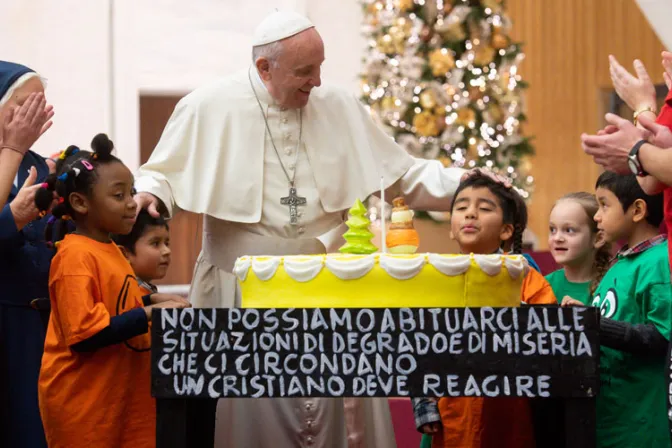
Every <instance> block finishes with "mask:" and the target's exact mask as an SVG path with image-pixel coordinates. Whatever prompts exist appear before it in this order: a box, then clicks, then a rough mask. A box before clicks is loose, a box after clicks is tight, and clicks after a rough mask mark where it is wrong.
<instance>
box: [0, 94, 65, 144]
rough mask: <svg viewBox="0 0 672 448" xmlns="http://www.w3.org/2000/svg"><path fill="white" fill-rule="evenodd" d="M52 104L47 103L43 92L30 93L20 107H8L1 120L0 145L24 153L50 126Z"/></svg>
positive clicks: (52, 110) (52, 114)
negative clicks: (0, 134)
mask: <svg viewBox="0 0 672 448" xmlns="http://www.w3.org/2000/svg"><path fill="white" fill-rule="evenodd" d="M53 116H54V108H53V106H48V105H47V100H46V99H45V98H44V94H43V93H31V94H30V96H29V97H28V99H27V100H26V101H25V102H24V103H23V104H22V105H21V106H20V107H12V108H10V109H9V111H8V112H7V114H6V115H5V118H4V120H3V123H2V126H3V132H2V142H1V143H0V146H3V147H7V148H10V149H12V150H14V151H17V152H20V153H22V154H25V153H26V151H28V150H29V149H30V148H31V147H32V146H33V144H34V143H35V142H36V141H37V139H38V138H40V136H42V134H44V133H45V132H47V130H48V129H49V128H50V127H51V125H52V121H51V118H52V117H53Z"/></svg>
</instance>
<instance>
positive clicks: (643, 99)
mask: <svg viewBox="0 0 672 448" xmlns="http://www.w3.org/2000/svg"><path fill="white" fill-rule="evenodd" d="M632 66H633V67H634V69H635V74H636V76H633V75H632V74H630V72H628V71H627V70H626V69H625V68H623V66H622V65H621V64H619V63H618V61H617V60H616V58H615V57H614V56H612V55H609V74H610V75H611V82H612V83H613V84H614V89H615V90H616V93H617V94H618V96H620V97H621V99H622V100H623V101H625V103H626V104H627V105H628V107H630V109H632V110H633V111H635V112H637V111H639V110H642V109H644V108H647V107H648V108H651V109H652V110H653V111H655V110H656V88H655V87H654V85H653V82H652V81H651V77H650V76H649V73H648V72H647V71H646V68H645V67H644V64H642V61H640V60H639V59H636V60H635V62H633V64H632Z"/></svg>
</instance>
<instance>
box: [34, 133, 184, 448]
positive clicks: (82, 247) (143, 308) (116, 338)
mask: <svg viewBox="0 0 672 448" xmlns="http://www.w3.org/2000/svg"><path fill="white" fill-rule="evenodd" d="M91 146H92V148H93V152H89V151H81V150H80V149H79V148H77V147H75V146H70V147H69V148H68V149H67V150H65V151H64V152H63V153H62V154H61V155H60V157H59V159H58V161H57V164H56V173H55V174H53V175H51V176H49V177H48V178H47V180H46V182H44V183H43V184H42V188H41V189H40V190H39V191H38V192H37V193H36V196H35V202H36V205H37V207H38V208H39V209H40V210H43V211H44V210H46V209H47V208H48V207H49V206H50V204H51V201H52V200H53V192H54V191H55V192H56V193H57V196H58V199H57V205H55V206H54V207H53V208H52V211H51V212H52V217H51V218H50V219H49V222H48V224H47V229H46V232H47V238H48V239H52V238H53V239H54V240H56V241H58V242H57V243H56V245H57V251H56V255H55V257H54V259H53V261H52V264H51V270H50V273H49V295H50V301H51V309H52V312H51V317H50V320H49V326H48V328H47V336H46V341H45V345H44V355H43V357H42V367H41V370H40V379H39V383H38V395H39V402H40V413H41V415H42V420H43V424H44V430H45V434H46V438H47V442H48V444H49V446H50V447H74V448H76V447H87V448H88V447H91V446H95V447H103V448H104V447H109V448H112V447H115V448H117V447H122V448H123V447H140V448H145V447H153V446H154V444H155V441H154V435H155V419H156V411H155V408H154V400H153V399H152V397H151V395H150V352H149V348H148V347H150V335H149V332H148V324H149V321H150V319H151V309H152V308H184V307H187V306H189V303H188V302H187V301H186V300H184V299H182V298H181V297H178V296H173V295H168V294H158V293H155V294H148V295H143V293H142V292H141V290H140V287H139V285H138V283H137V281H136V280H135V275H134V273H133V269H132V268H131V265H130V264H129V262H128V261H127V260H126V257H124V255H123V253H122V252H121V250H120V249H119V248H118V247H117V245H116V244H114V242H113V241H112V240H111V238H110V235H111V234H126V233H129V232H130V231H131V229H132V228H133V224H134V223H135V211H136V205H135V201H134V200H133V194H134V191H133V176H132V174H131V172H130V171H129V169H128V168H127V167H126V166H125V165H124V164H123V163H122V162H121V161H120V160H119V159H117V158H116V157H115V156H113V155H112V149H113V145H112V142H111V141H110V140H109V139H108V138H107V136H106V135H104V134H99V135H97V136H96V137H95V138H94V139H93V142H92V143H91ZM73 224H74V225H73ZM87 428H88V429H87Z"/></svg>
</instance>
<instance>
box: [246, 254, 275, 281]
mask: <svg viewBox="0 0 672 448" xmlns="http://www.w3.org/2000/svg"><path fill="white" fill-rule="evenodd" d="M279 265H280V257H254V258H253V259H252V271H254V274H255V275H256V276H257V278H258V279H259V280H262V281H264V282H265V281H267V280H270V279H271V278H273V276H274V275H275V271H277V269H278V266H279Z"/></svg>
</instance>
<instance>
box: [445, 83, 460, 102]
mask: <svg viewBox="0 0 672 448" xmlns="http://www.w3.org/2000/svg"><path fill="white" fill-rule="evenodd" d="M443 90H444V91H445V92H446V95H448V98H450V99H452V98H453V97H454V96H455V94H456V93H457V88H455V86H454V85H451V84H444V85H443Z"/></svg>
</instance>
